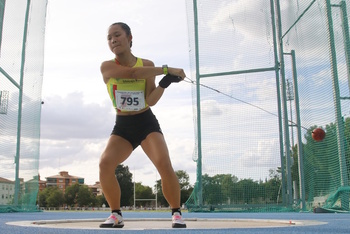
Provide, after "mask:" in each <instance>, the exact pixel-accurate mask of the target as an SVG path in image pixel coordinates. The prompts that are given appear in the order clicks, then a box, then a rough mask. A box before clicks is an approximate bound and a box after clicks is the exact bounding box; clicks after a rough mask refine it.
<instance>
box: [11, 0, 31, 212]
mask: <svg viewBox="0 0 350 234" xmlns="http://www.w3.org/2000/svg"><path fill="white" fill-rule="evenodd" d="M29 9H30V0H27V9H26V16H25V22H24V32H23V41H22V58H21V73H20V88H19V98H18V120H17V146H16V156H15V164H16V172H15V173H16V175H15V194H14V204H15V205H16V206H17V205H18V201H19V190H20V180H19V159H20V151H21V129H22V102H23V78H24V64H25V57H26V43H27V31H28V22H29Z"/></svg>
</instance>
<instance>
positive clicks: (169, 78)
mask: <svg viewBox="0 0 350 234" xmlns="http://www.w3.org/2000/svg"><path fill="white" fill-rule="evenodd" d="M181 80H183V79H182V78H181V77H180V76H173V75H170V74H168V75H165V76H164V77H163V78H162V79H161V80H160V81H159V86H160V87H162V88H163V89H165V88H168V87H169V85H170V84H171V83H178V82H180V81H181Z"/></svg>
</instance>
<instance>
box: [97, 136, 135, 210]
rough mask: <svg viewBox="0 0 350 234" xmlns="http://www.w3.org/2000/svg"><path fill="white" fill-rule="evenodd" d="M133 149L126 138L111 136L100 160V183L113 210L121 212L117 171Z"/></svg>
mask: <svg viewBox="0 0 350 234" xmlns="http://www.w3.org/2000/svg"><path fill="white" fill-rule="evenodd" d="M132 151H133V147H132V146H131V144H130V142H128V141H127V140H125V139H124V138H122V137H120V136H117V135H111V136H110V138H109V141H108V143H107V146H106V149H105V150H104V152H103V153H102V155H101V158H100V164H99V166H100V183H101V187H102V190H103V194H104V196H105V198H106V200H107V202H108V204H109V207H110V208H111V210H120V196H121V192H120V187H119V183H118V181H117V179H116V177H115V169H116V168H117V166H118V165H119V164H121V163H122V162H124V161H125V160H126V159H127V158H128V157H129V156H130V154H131V153H132Z"/></svg>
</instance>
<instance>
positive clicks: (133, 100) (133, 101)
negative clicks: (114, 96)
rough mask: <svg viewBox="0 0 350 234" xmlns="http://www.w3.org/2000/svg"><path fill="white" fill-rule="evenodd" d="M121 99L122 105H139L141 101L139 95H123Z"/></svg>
mask: <svg viewBox="0 0 350 234" xmlns="http://www.w3.org/2000/svg"><path fill="white" fill-rule="evenodd" d="M121 99H122V105H125V104H126V105H128V106H137V105H138V104H139V103H140V102H139V98H138V97H121Z"/></svg>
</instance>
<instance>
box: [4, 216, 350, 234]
mask: <svg viewBox="0 0 350 234" xmlns="http://www.w3.org/2000/svg"><path fill="white" fill-rule="evenodd" d="M108 215H109V213H108V212H96V211H95V212H93V211H91V212H70V211H66V212H37V213H2V214H0V220H1V221H0V233H4V234H7V233H9V234H17V233H26V234H27V233H28V234H38V233H104V232H110V231H118V232H122V233H174V232H176V233H233V232H234V233H266V234H270V233H327V234H328V233H350V225H349V223H350V214H314V213H184V214H183V216H184V218H185V221H186V224H187V229H172V228H171V217H170V214H169V212H124V213H123V216H124V219H125V226H124V228H122V229H115V228H111V229H109V228H107V229H100V228H99V224H100V223H101V222H103V221H104V220H105V218H107V217H108Z"/></svg>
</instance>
